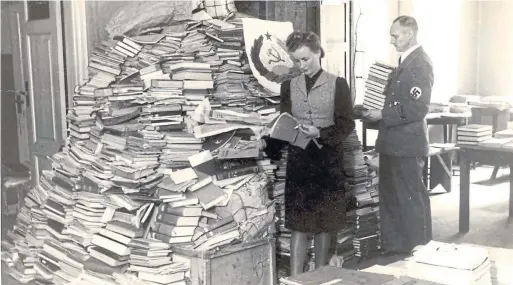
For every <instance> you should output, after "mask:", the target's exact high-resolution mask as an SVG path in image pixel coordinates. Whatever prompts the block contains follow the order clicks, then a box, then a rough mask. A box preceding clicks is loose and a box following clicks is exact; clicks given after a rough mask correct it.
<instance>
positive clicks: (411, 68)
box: [376, 47, 433, 252]
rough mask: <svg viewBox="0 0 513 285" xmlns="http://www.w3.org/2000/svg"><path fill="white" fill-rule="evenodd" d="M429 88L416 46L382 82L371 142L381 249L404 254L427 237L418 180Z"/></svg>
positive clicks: (426, 66)
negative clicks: (383, 95)
mask: <svg viewBox="0 0 513 285" xmlns="http://www.w3.org/2000/svg"><path fill="white" fill-rule="evenodd" d="M432 86H433V66H432V64H431V60H430V59H429V57H428V55H427V54H426V53H425V52H424V50H423V49H422V47H417V48H415V49H414V50H413V51H411V52H410V53H409V54H408V55H406V57H405V58H402V61H401V63H400V65H399V66H398V67H397V69H396V70H394V72H393V74H392V76H391V78H390V80H389V82H388V88H387V94H386V100H385V107H384V108H383V110H382V119H381V120H380V121H379V134H378V139H377V141H376V151H377V152H378V153H379V154H380V157H379V198H380V219H381V221H380V223H381V237H382V241H383V249H384V250H385V251H395V252H410V251H411V250H412V249H413V247H415V246H417V245H419V244H425V243H427V242H428V241H429V240H431V237H432V232H431V207H430V202H429V196H428V193H427V191H426V187H425V185H424V183H423V181H422V169H423V165H424V159H425V157H426V156H427V154H428V151H429V142H428V131H427V124H426V121H425V116H426V114H427V113H428V109H429V103H430V100H431V89H432Z"/></svg>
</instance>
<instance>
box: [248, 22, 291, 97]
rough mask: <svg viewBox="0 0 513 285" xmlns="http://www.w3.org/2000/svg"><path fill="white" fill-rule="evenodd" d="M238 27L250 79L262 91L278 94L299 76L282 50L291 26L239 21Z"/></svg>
mask: <svg viewBox="0 0 513 285" xmlns="http://www.w3.org/2000/svg"><path fill="white" fill-rule="evenodd" d="M242 24H243V27H244V42H245V45H246V54H247V55H248V59H249V65H250V67H251V71H252V72H253V75H254V76H255V77H256V79H257V80H258V82H259V83H260V84H261V85H262V86H263V87H264V88H265V89H268V90H269V91H271V92H273V93H276V94H279V93H280V86H281V83H283V82H284V81H286V80H289V79H292V78H293V77H296V76H297V75H299V74H300V70H299V68H297V67H295V66H294V62H293V61H292V59H291V58H290V56H289V54H288V53H287V48H286V46H285V41H286V40H287V36H288V35H289V34H290V33H292V31H293V27H292V23H291V22H275V21H266V20H259V19H252V18H242Z"/></svg>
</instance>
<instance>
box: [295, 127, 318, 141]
mask: <svg viewBox="0 0 513 285" xmlns="http://www.w3.org/2000/svg"><path fill="white" fill-rule="evenodd" d="M299 130H300V131H301V132H302V133H304V134H305V136H306V137H307V138H311V139H314V138H318V137H320V136H321V132H320V131H319V129H318V128H317V127H316V126H310V125H299Z"/></svg>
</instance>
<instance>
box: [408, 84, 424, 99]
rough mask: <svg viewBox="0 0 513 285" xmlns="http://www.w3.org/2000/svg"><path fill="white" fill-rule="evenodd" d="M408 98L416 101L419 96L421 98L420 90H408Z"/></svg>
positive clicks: (418, 88) (417, 88)
mask: <svg viewBox="0 0 513 285" xmlns="http://www.w3.org/2000/svg"><path fill="white" fill-rule="evenodd" d="M410 96H411V97H412V98H413V99H415V100H417V99H419V98H420V96H422V89H420V87H417V86H415V87H413V88H412V89H410Z"/></svg>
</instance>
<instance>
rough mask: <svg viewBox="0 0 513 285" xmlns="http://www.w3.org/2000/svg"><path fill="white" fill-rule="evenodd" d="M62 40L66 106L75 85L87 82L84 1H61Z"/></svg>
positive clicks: (70, 102) (69, 103)
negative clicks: (64, 47)
mask: <svg viewBox="0 0 513 285" xmlns="http://www.w3.org/2000/svg"><path fill="white" fill-rule="evenodd" d="M63 5H64V19H63V21H64V22H65V23H66V25H65V28H64V40H65V46H66V73H67V84H68V90H67V91H68V92H67V94H68V96H67V97H68V98H67V100H68V106H71V104H72V97H73V94H74V88H75V86H76V85H82V84H84V83H85V82H86V81H87V65H88V51H87V24H86V23H87V22H86V7H85V0H73V1H63Z"/></svg>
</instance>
